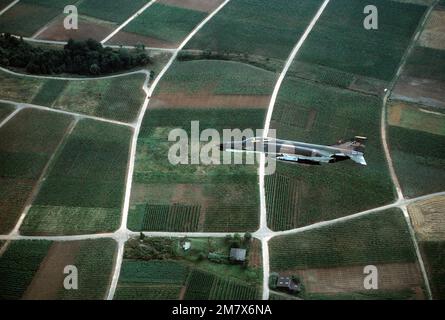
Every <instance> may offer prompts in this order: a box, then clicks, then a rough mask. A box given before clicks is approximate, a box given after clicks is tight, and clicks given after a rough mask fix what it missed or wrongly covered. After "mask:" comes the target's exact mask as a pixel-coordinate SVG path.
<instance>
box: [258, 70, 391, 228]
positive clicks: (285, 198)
mask: <svg viewBox="0 0 445 320" xmlns="http://www.w3.org/2000/svg"><path fill="white" fill-rule="evenodd" d="M381 103H382V102H381V101H380V99H379V98H377V97H373V96H369V95H363V94H359V93H356V92H352V91H348V90H342V89H338V88H334V87H328V86H323V85H320V84H316V83H312V82H308V81H304V80H300V79H295V78H293V77H287V78H286V79H285V81H284V83H283V85H282V88H281V91H280V93H279V96H278V99H277V103H276V105H275V109H274V113H273V116H272V122H271V128H274V129H276V130H277V137H279V138H282V139H289V140H296V141H304V142H309V143H315V144H322V145H332V144H335V143H336V141H338V140H340V139H349V138H353V137H354V136H357V135H360V136H366V137H368V139H369V141H368V142H367V143H366V154H365V158H366V160H367V162H368V166H366V167H363V166H359V165H356V164H355V163H353V162H352V161H346V162H339V163H335V164H329V165H325V166H319V167H314V166H301V165H300V166H296V165H291V164H283V163H277V171H276V174H275V175H272V176H267V177H266V197H267V204H268V223H269V227H271V228H272V229H274V230H285V229H289V228H295V227H300V226H304V225H308V224H312V223H315V222H319V221H324V220H330V219H334V218H338V217H341V216H345V215H347V214H352V213H356V212H360V211H363V210H366V209H370V208H374V207H378V206H381V205H384V204H387V203H389V202H391V201H392V200H393V199H394V191H393V186H392V183H391V180H390V177H389V173H388V168H387V164H386V160H385V157H384V153H383V149H382V145H381V137H380V115H381Z"/></svg>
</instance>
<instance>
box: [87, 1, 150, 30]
mask: <svg viewBox="0 0 445 320" xmlns="http://www.w3.org/2000/svg"><path fill="white" fill-rule="evenodd" d="M146 3H147V1H146V0H113V1H109V0H84V1H82V2H81V3H80V5H79V7H78V9H79V12H80V13H81V14H83V15H87V16H90V17H95V18H99V19H102V20H106V21H111V22H117V23H119V24H120V23H122V22H124V21H125V20H127V19H128V18H130V17H131V16H132V15H133V14H134V13H136V12H137V11H138V10H139V9H141V8H142V7H143V6H144V5H145V4H146Z"/></svg>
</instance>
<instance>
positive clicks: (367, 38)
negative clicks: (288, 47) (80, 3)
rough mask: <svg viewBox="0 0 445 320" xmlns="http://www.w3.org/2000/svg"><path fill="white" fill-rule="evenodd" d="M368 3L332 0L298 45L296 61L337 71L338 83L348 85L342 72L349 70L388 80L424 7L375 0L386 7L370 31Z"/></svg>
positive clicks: (412, 33)
mask: <svg viewBox="0 0 445 320" xmlns="http://www.w3.org/2000/svg"><path fill="white" fill-rule="evenodd" d="M368 4H369V3H368V2H366V0H359V1H353V2H351V1H348V0H334V1H331V2H330V3H329V4H328V7H327V8H326V10H325V12H324V13H323V15H322V16H321V18H320V20H319V21H318V23H317V24H316V26H315V27H314V29H313V31H312V33H311V34H310V35H309V37H308V38H307V40H306V41H305V43H304V45H303V47H302V48H301V51H300V53H299V54H298V56H297V59H298V61H301V62H304V63H306V64H312V65H315V69H316V70H317V69H318V67H317V65H320V66H325V67H329V68H333V69H335V70H338V71H340V72H341V73H340V74H337V75H336V74H335V73H336V72H335V70H334V74H332V76H334V77H335V76H338V77H339V81H341V82H340V83H339V85H340V86H344V85H347V83H344V81H345V79H344V78H343V76H342V73H347V74H352V75H351V76H349V77H350V78H351V79H352V78H353V77H354V75H359V76H364V77H366V78H374V79H378V80H382V81H385V82H390V81H391V80H392V78H393V76H394V74H395V72H396V71H397V68H398V65H399V63H400V60H401V58H402V56H403V54H404V53H405V50H406V49H407V47H408V45H409V43H410V41H411V38H412V37H413V36H414V33H415V30H416V28H417V25H418V23H419V22H420V20H421V18H422V16H423V14H424V12H425V11H426V7H425V6H421V5H414V4H410V3H401V2H395V1H388V0H377V1H374V3H373V5H375V6H377V7H378V8H380V7H384V8H385V10H384V11H381V12H379V13H380V15H379V28H378V29H377V30H371V31H369V30H366V29H365V28H364V27H363V17H364V15H363V8H365V7H366V5H368ZM400 12H403V15H401V14H399V13H400ZM339 16H340V17H342V18H341V19H339V18H338V17H339ZM338 44H341V45H338ZM320 48H323V50H320ZM329 73H330V72H329V71H327V74H328V76H329ZM328 79H330V77H328ZM351 79H350V80H351ZM380 93H382V92H380Z"/></svg>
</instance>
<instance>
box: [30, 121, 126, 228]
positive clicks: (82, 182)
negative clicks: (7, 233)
mask: <svg viewBox="0 0 445 320" xmlns="http://www.w3.org/2000/svg"><path fill="white" fill-rule="evenodd" d="M131 134H132V132H131V130H130V129H129V128H126V127H122V126H115V125H111V124H108V123H103V122H98V121H94V120H81V121H79V122H78V124H77V125H76V127H75V128H74V131H73V132H72V133H71V135H70V136H69V137H68V139H67V141H66V143H65V145H64V147H63V149H62V150H61V152H60V153H59V154H58V155H57V157H56V159H55V160H54V164H53V165H52V167H51V168H50V170H49V172H48V175H47V177H46V179H45V182H44V183H43V184H42V188H41V190H40V192H39V194H38V195H37V198H36V200H35V202H34V205H37V206H40V207H39V208H38V209H37V210H31V211H30V212H29V215H28V216H27V218H26V220H28V221H26V220H25V223H24V226H26V227H25V228H26V230H28V231H29V232H30V231H31V230H32V232H49V233H62V230H63V231H66V232H68V233H72V232H83V233H84V232H90V231H91V230H92V228H94V229H96V231H114V229H115V228H116V227H117V223H118V221H119V219H118V217H119V215H118V211H119V210H120V209H121V205H122V201H123V193H124V186H125V178H126V168H127V161H128V152H129V141H130V138H131ZM42 206H44V207H42ZM54 207H65V208H54ZM77 207H85V208H89V209H88V210H86V211H82V210H76V209H74V210H73V208H77ZM100 208H105V209H106V210H95V209H100ZM42 211H43V212H42ZM38 216H43V219H44V220H46V221H48V220H52V223H51V224H50V225H48V226H46V224H43V223H41V222H40V219H39V217H38ZM76 216H77V219H76ZM81 217H88V218H89V220H87V221H82V219H81ZM56 219H57V220H56ZM59 219H60V220H59ZM32 222H35V224H31V223H32ZM67 222H69V223H70V224H69V227H68V226H66V225H64V224H65V223H67ZM57 225H58V226H59V228H57V227H56V226H57Z"/></svg>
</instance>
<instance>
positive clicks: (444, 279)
mask: <svg viewBox="0 0 445 320" xmlns="http://www.w3.org/2000/svg"><path fill="white" fill-rule="evenodd" d="M419 245H420V248H421V251H422V256H423V258H424V259H425V266H426V269H427V273H428V279H429V282H430V285H431V290H432V294H433V299H436V300H443V299H444V298H445V254H444V252H445V242H444V241H436V242H429V241H424V242H420V244H419Z"/></svg>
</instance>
